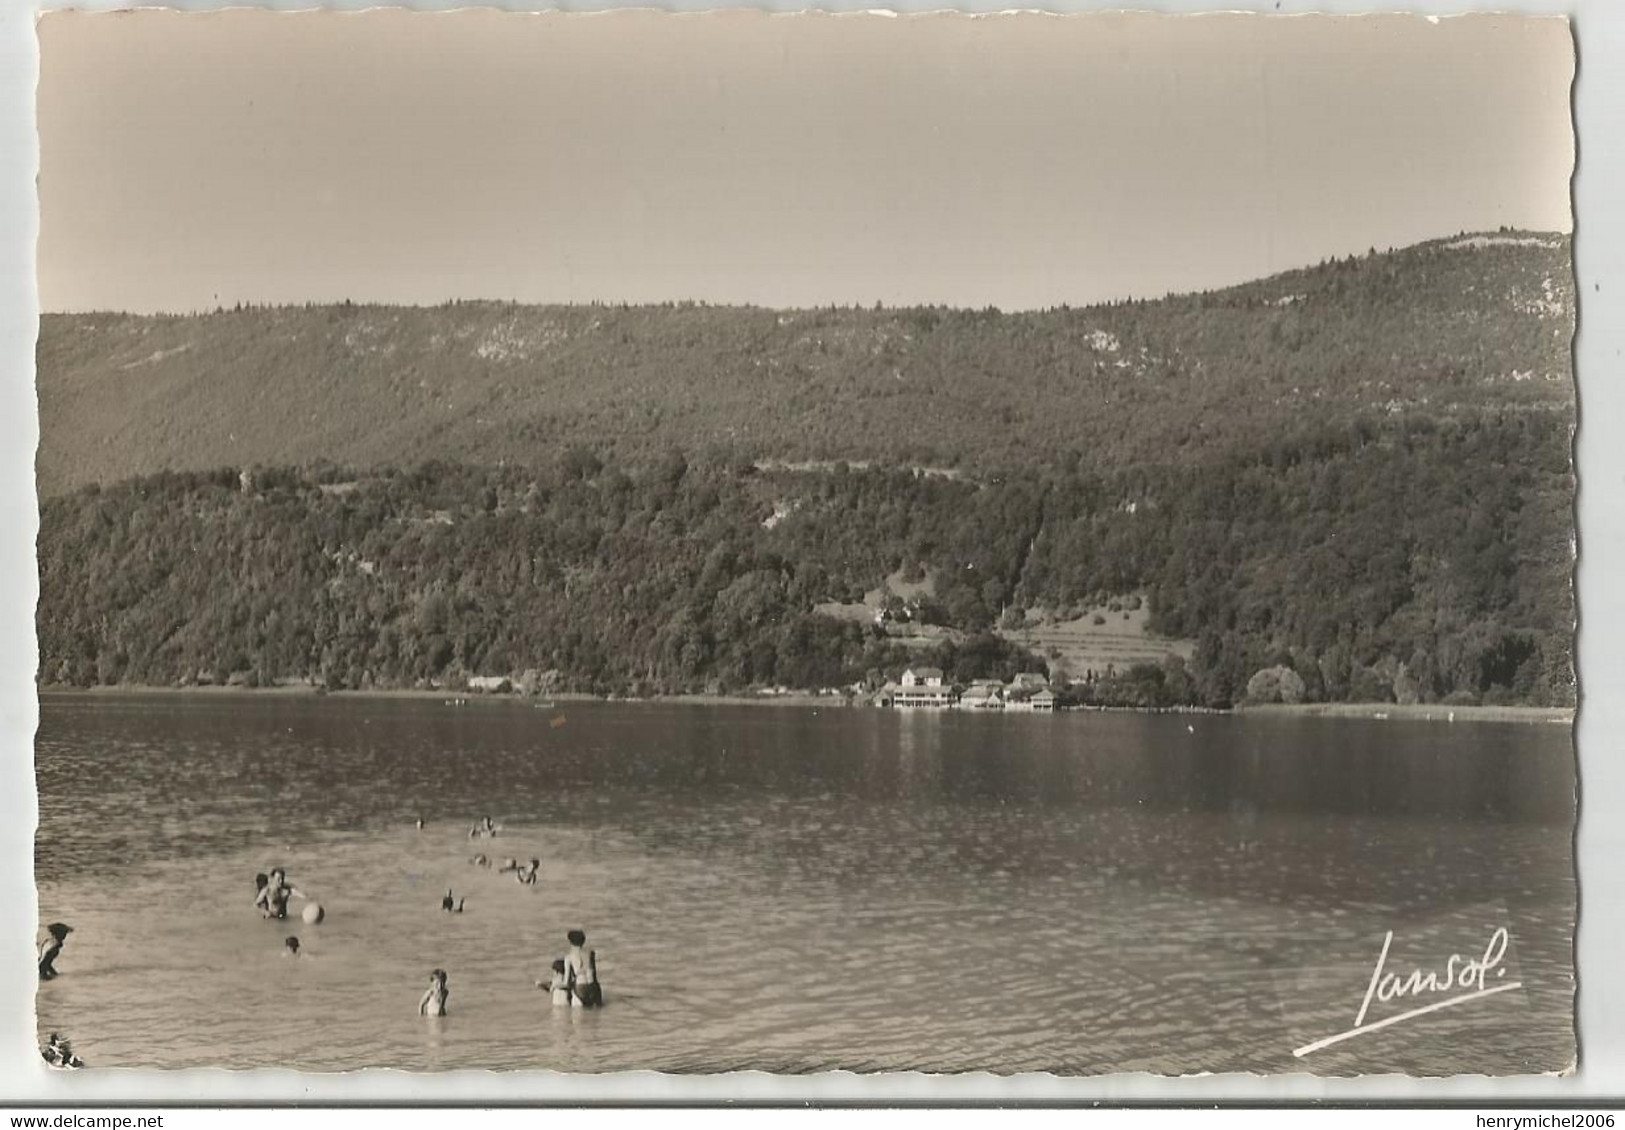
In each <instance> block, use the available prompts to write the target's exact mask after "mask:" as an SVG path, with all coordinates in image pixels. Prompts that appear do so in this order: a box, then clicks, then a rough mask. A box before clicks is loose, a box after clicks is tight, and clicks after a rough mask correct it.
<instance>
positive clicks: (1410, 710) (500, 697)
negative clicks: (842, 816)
mask: <svg viewBox="0 0 1625 1130" xmlns="http://www.w3.org/2000/svg"><path fill="white" fill-rule="evenodd" d="M36 693H37V694H38V696H39V697H40V698H41V699H44V698H47V697H51V696H63V697H68V696H77V695H84V696H107V695H129V696H152V697H155V698H157V697H163V696H166V695H192V696H198V697H228V696H229V697H240V696H247V697H261V698H339V699H366V698H373V699H412V700H424V701H433V700H435V699H438V700H440V701H441V702H444V703H446V704H447V705H456V706H474V705H520V704H528V705H530V706H531V707H532V708H536V709H543V708H545V706H544V704H547V703H552V704H564V703H583V702H597V703H606V704H618V705H629V706H637V705H677V706H778V707H815V708H816V707H828V708H832V709H833V708H837V707H838V708H841V709H864V708H869V709H876V710H885V709H890V708H887V707H881V706H872V705H871V704H870V703H869V702H868V701H866V700H865V699H863V698H860V697H847V696H843V695H817V694H806V693H801V694H776V695H743V694H723V695H706V694H694V695H656V696H653V697H650V698H630V697H624V698H623V697H609V696H604V695H595V694H586V693H583V692H579V691H567V692H560V693H558V694H552V695H529V696H527V695H523V694H518V693H508V694H493V693H490V692H481V691H454V690H445V689H442V690H419V689H417V688H410V687H398V688H377V689H371V690H353V691H352V690H345V691H327V692H323V693H318V691H317V689H316V688H315V687H312V686H309V685H308V684H279V685H277V686H273V687H232V686H202V687H198V686H193V687H169V686H149V685H137V684H130V685H120V686H96V687H65V686H55V685H52V686H36ZM900 713H914V712H912V711H900ZM930 713H946V711H930ZM974 713H976V714H978V715H983V714H1003V713H1004V711H975V712H974ZM1013 713H1017V714H1020V715H1022V716H1024V717H1025V716H1026V715H1027V714H1029V713H1044V712H1030V711H1015V712H1013ZM1054 713H1056V714H1148V715H1151V714H1171V715H1184V714H1217V715H1235V716H1238V717H1249V716H1250V717H1264V718H1270V717H1274V718H1357V719H1367V720H1372V721H1401V722H1441V723H1446V724H1448V723H1451V722H1501V723H1521V724H1535V723H1546V724H1553V723H1564V724H1567V725H1570V726H1572V725H1573V724H1574V720H1575V714H1576V710H1575V708H1573V707H1566V706H1443V705H1441V704H1439V703H1415V704H1412V705H1407V706H1400V705H1398V704H1396V703H1392V702H1387V703H1384V702H1369V703H1360V702H1305V703H1294V704H1290V705H1287V704H1281V703H1272V704H1269V705H1258V706H1240V707H1235V708H1233V709H1230V710H1220V709H1216V708H1212V707H1200V706H1187V707H1161V708H1154V707H1136V706H1079V707H1073V708H1070V709H1066V710H1058V711H1055V712H1054Z"/></svg>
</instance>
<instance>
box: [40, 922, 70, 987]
mask: <svg viewBox="0 0 1625 1130" xmlns="http://www.w3.org/2000/svg"><path fill="white" fill-rule="evenodd" d="M45 933H46V938H45V941H43V942H41V943H40V948H39V979H40V980H41V981H49V980H50V979H51V978H53V977H55V976H56V975H57V974H56V959H57V956H58V955H59V954H61V952H62V943H63V942H65V941H67V940H68V935H69V934H71V933H73V927H72V926H64V925H63V924H62V923H60V922H53V923H51V924H50V925H49V926H47V927H45Z"/></svg>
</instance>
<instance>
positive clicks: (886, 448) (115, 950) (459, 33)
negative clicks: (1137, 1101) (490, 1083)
mask: <svg viewBox="0 0 1625 1130" xmlns="http://www.w3.org/2000/svg"><path fill="white" fill-rule="evenodd" d="M38 36H39V42H40V84H39V93H38V121H39V141H40V165H39V182H38V188H39V203H40V240H39V251H38V279H39V295H40V301H41V305H42V308H43V310H44V313H43V317H42V320H41V324H40V329H39V339H38V348H37V388H38V400H39V422H40V444H39V451H38V458H37V464H36V466H37V486H38V495H39V508H40V511H39V512H40V528H39V537H38V563H39V584H40V591H39V604H38V612H37V629H38V651H39V665H38V684H39V697H40V725H39V731H38V736H37V740H36V743H35V761H36V773H37V787H38V796H39V826H38V831H37V836H36V840H35V878H36V883H37V888H38V896H39V921H38V930H39V934H38V950H37V961H38V966H39V987H38V995H37V998H36V1004H35V1009H36V1013H37V1018H38V1019H37V1029H38V1044H39V1049H40V1054H41V1055H42V1056H43V1057H44V1058H45V1060H46V1061H47V1062H49V1063H51V1064H52V1065H53V1066H55V1067H58V1068H61V1069H64V1070H72V1069H74V1068H80V1069H82V1070H83V1072H85V1073H86V1074H94V1073H96V1072H98V1071H102V1070H105V1069H110V1068H165V1069H176V1068H193V1067H221V1068H238V1069H240V1068H256V1067H281V1068H295V1069H299V1070H301V1071H308V1072H338V1071H349V1070H353V1069H357V1068H364V1067H390V1068H399V1069H404V1070H409V1071H414V1072H437V1071H448V1070H453V1069H489V1070H497V1071H518V1070H528V1069H547V1070H552V1071H562V1072H571V1073H596V1072H606V1071H630V1070H653V1071H661V1072H671V1073H698V1074H717V1073H723V1072H730V1071H739V1070H752V1071H765V1072H775V1073H789V1074H798V1075H799V1074H805V1073H810V1072H819V1071H831V1070H847V1071H854V1072H903V1071H922V1072H933V1073H960V1072H992V1073H996V1074H1001V1075H1004V1074H1013V1073H1023V1072H1050V1073H1055V1074H1059V1075H1067V1076H1093V1075H1103V1074H1109V1073H1119V1072H1150V1073H1154V1074H1159V1075H1169V1076H1177V1075H1190V1074H1198V1073H1224V1072H1251V1073H1258V1074H1265V1075H1273V1074H1281V1073H1288V1072H1310V1073H1316V1074H1322V1075H1333V1076H1352V1075H1365V1074H1373V1073H1395V1074H1399V1075H1410V1076H1451V1075H1461V1074H1474V1075H1489V1076H1506V1075H1535V1074H1557V1073H1564V1072H1568V1071H1571V1070H1573V1066H1574V1064H1575V1059H1576V1039H1575V1023H1574V1016H1575V978H1574V960H1573V953H1574V949H1573V944H1574V925H1575V911H1576V904H1577V893H1576V881H1575V858H1574V847H1573V835H1574V821H1575V811H1576V790H1577V774H1576V763H1575V754H1574V747H1573V737H1572V725H1573V713H1574V709H1575V705H1576V700H1577V686H1578V677H1577V671H1576V666H1575V646H1574V641H1575V635H1574V632H1575V601H1574V595H1573V585H1572V576H1573V569H1574V539H1575V524H1574V509H1573V507H1574V498H1575V479H1574V474H1573V470H1572V465H1571V440H1572V435H1573V431H1574V426H1575V415H1576V395H1575V384H1574V374H1573V365H1572V362H1571V344H1572V339H1573V336H1574V332H1575V304H1576V294H1575V284H1574V272H1573V266H1572V261H1573V247H1572V245H1571V236H1572V229H1573V225H1572V222H1571V209H1570V177H1571V174H1572V172H1573V169H1574V161H1575V146H1574V140H1573V134H1572V130H1571V124H1570V103H1569V94H1570V87H1571V84H1572V82H1573V79H1574V75H1575V61H1574V48H1573V39H1572V35H1571V29H1570V26H1569V24H1568V22H1567V21H1566V20H1563V19H1554V18H1531V17H1515V16H1483V15H1481V16H1467V17H1459V18H1444V19H1439V18H1422V17H1414V16H1401V15H1391V16H1374V17H1361V18H1334V17H1315V16H1300V17H1291V18H1286V17H1279V18H1278V17H1266V16H1230V15H1212V16H1204V17H1200V18H1193V17H1176V16H1159V15H1150V14H1140V15H1129V14H1112V15H1089V16H1073V17H1061V16H1053V15H1040V14H1014V15H1005V16H996V17H985V18H970V17H967V16H962V15H954V14H939V15H928V16H913V17H887V16H883V15H878V14H870V15H854V16H829V15H811V14H809V15H796V16H769V15H765V14H759V13H751V12H731V13H724V14H708V15H691V16H678V15H671V14H662V13H656V12H627V13H616V14H600V15H592V16H573V15H566V14H559V13H550V14H540V15H537V14H503V13H497V12H494V11H469V12H462V13H456V14H449V15H448V14H424V13H411V12H406V11H400V10H379V11H369V12H364V13H357V14H345V15H339V14H335V13H303V14H273V13H269V12H258V11H251V10H239V11H226V12H215V13H208V14H182V13H177V12H166V11H160V10H142V11H135V12H128V13H116V14H89V13H77V12H57V13H52V14H48V15H45V16H43V17H42V18H41V19H40V21H39V24H38Z"/></svg>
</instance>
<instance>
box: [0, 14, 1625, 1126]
mask: <svg viewBox="0 0 1625 1130" xmlns="http://www.w3.org/2000/svg"><path fill="white" fill-rule="evenodd" d="M50 6H51V7H61V6H74V7H83V8H92V9H107V8H115V7H120V6H124V5H119V4H115V3H107V2H105V0H96V2H92V3H83V4H76V5H50ZM169 6H171V7H176V8H184V9H195V10H204V9H213V8H220V7H231V6H241V5H229V4H209V3H198V2H195V0H191V2H188V0H177V2H175V3H173V4H171V5H169ZM259 6H262V7H265V8H271V9H280V10H299V9H305V8H309V7H312V6H313V5H311V4H309V3H288V2H272V3H266V4H263V5H259ZM323 6H325V7H331V8H338V9H345V10H358V9H362V8H366V7H371V6H374V5H371V4H368V3H365V2H357V0H340V2H338V3H332V4H327V5H323ZM405 6H409V7H412V8H414V9H421V10H444V9H452V8H457V7H467V6H471V5H466V4H456V3H447V2H446V0H428V2H423V3H415V4H410V5H405ZM479 6H484V7H497V8H502V9H507V10H515V11H521V10H545V9H547V8H550V7H559V8H563V9H565V10H569V11H595V10H607V9H611V8H630V7H643V8H647V7H661V8H665V9H669V10H679V11H704V10H708V9H713V8H719V7H756V8H765V9H769V10H773V11H784V12H789V11H797V10H800V9H802V8H803V7H805V6H806V5H802V4H795V3H786V2H784V0H764V2H763V3H760V4H717V3H703V2H699V3H697V2H693V0H689V2H682V0H678V2H672V3H665V4H659V5H654V4H650V3H637V2H632V3H618V2H616V0H591V2H587V3H564V4H559V5H547V4H515V3H497V4H488V5H479ZM817 6H818V7H819V8H821V9H824V10H828V11H862V10H865V9H867V8H869V7H871V6H872V5H870V4H867V3H864V2H863V0H847V2H842V0H835V2H826V3H821V4H819V5H817ZM894 6H895V7H896V9H897V10H899V11H906V12H925V11H934V10H940V9H942V8H943V7H945V5H944V4H942V3H932V2H925V3H921V2H918V0H905V2H902V3H898V4H896V5H894ZM952 7H954V8H956V9H957V10H960V11H971V12H996V11H1000V10H1005V9H1007V8H1009V7H1010V5H1009V4H1007V3H999V2H998V0H961V2H959V3H956V4H954V5H952ZM1036 7H1042V8H1043V9H1044V10H1047V11H1058V12H1075V11H1091V10H1112V9H1123V8H1136V9H1140V10H1149V9H1155V10H1159V11H1170V12H1178V11H1212V10H1234V11H1241V10H1247V11H1257V12H1280V13H1290V12H1312V11H1320V12H1334V13H1350V14H1353V13H1358V12H1361V11H1363V10H1370V7H1371V6H1370V5H1369V4H1359V3H1348V2H1339V0H1320V2H1319V3H1298V2H1295V0H1281V2H1279V3H1277V2H1274V0H1269V2H1267V3H1262V4H1228V5H1226V4H1215V3H1201V2H1199V0H1183V2H1181V0H1163V2H1160V3H1138V4H1132V3H1115V4H1114V3H1100V2H1091V0H1057V2H1052V3H1048V4H1044V5H1037V6H1036ZM1408 10H1409V11H1412V12H1417V13H1423V14H1432V15H1440V16H1446V15H1450V14H1458V13H1461V12H1465V11H1484V12H1496V11H1499V12H1516V13H1519V14H1530V15H1538V14H1544V15H1568V16H1570V17H1572V18H1573V20H1574V33H1575V36H1576V40H1577V42H1578V45H1579V65H1578V78H1577V83H1576V88H1575V109H1576V123H1577V128H1578V137H1579V165H1578V175H1577V177H1576V181H1575V189H1574V199H1575V209H1576V226H1575V233H1576V234H1575V238H1576V247H1577V272H1578V280H1579V291H1580V336H1579V341H1578V347H1577V360H1578V371H1579V382H1580V418H1581V430H1580V439H1579V445H1578V467H1579V474H1580V478H1581V491H1580V530H1581V555H1582V556H1581V569H1580V578H1579V603H1580V609H1581V616H1582V620H1583V628H1582V631H1581V635H1580V645H1579V656H1580V667H1581V670H1582V672H1583V685H1582V708H1581V713H1580V720H1579V724H1578V731H1577V732H1578V741H1579V747H1580V750H1581V776H1582V781H1583V785H1582V789H1583V796H1582V808H1581V821H1580V832H1579V855H1580V884H1581V895H1580V897H1581V922H1580V933H1579V945H1578V949H1579V969H1580V981H1581V987H1580V998H1579V999H1580V1009H1579V1016H1580V1041H1581V1064H1580V1067H1579V1069H1578V1070H1577V1072H1576V1073H1575V1074H1574V1075H1572V1076H1569V1077H1566V1078H1557V1077H1552V1078H1518V1079H1487V1078H1484V1077H1465V1078H1456V1079H1448V1080H1412V1079H1406V1078H1402V1077H1396V1076H1380V1077H1368V1078H1362V1079H1320V1078H1315V1077H1312V1076H1308V1075H1285V1076H1272V1077H1260V1076H1247V1075H1225V1076H1201V1077H1190V1078H1185V1079H1164V1078H1158V1077H1153V1076H1146V1075H1113V1076H1101V1077H1095V1078H1083V1079H1073V1078H1057V1077H1053V1076H1048V1075H1020V1076H1010V1077H999V1076H993V1075H962V1076H923V1075H914V1074H891V1075H872V1076H859V1075H850V1074H827V1075H812V1076H792V1077H774V1076H769V1075H763V1074H758V1073H743V1074H733V1075H716V1076H663V1075H657V1074H652V1073H629V1074H621V1075H606V1076H563V1075H556V1074H553V1073H548V1072H532V1073H519V1074H509V1075H496V1074H487V1073H481V1072H458V1073H450V1074H444V1075H411V1074H408V1073H403V1072H393V1071H370V1072H363V1073H356V1074H348V1075H346V1074H333V1075H298V1074H295V1073H291V1072H280V1071H259V1072H246V1073H229V1072H220V1071H188V1072H137V1071H115V1072H107V1073H101V1072H84V1073H78V1074H68V1073H53V1072H50V1071H47V1070H46V1069H44V1067H43V1066H42V1064H41V1063H40V1060H39V1056H38V1052H37V1050H36V1048H35V1046H34V1032H33V1027H32V1011H31V1005H32V994H33V991H34V988H35V980H34V973H33V966H32V944H33V932H34V925H35V923H34V908H35V903H34V892H33V883H32V867H31V844H32V834H33V828H34V824H35V819H36V806H35V803H34V792H33V754H32V736H33V731H34V727H35V723H36V720H37V706H36V701H35V697H34V684H33V670H34V662H35V658H34V656H35V652H34V646H33V645H34V637H33V607H34V600H35V594H36V591H37V579H36V574H35V568H34V556H33V546H34V537H35V533H36V530H37V524H38V523H37V514H36V510H35V502H34V494H33V451H34V445H35V440H36V438H37V431H38V428H37V422H36V416H35V400H34V394H33V346H34V339H35V329H36V324H37V316H38V308H37V303H36V300H35V294H34V247H35V241H36V239H37V232H38V224H37V214H36V206H35V196H34V176H35V172H36V169H37V156H38V146H37V140H36V135H35V131H34V121H33V104H34V89H35V84H36V81H37V77H38V63H37V49H36V44H35V40H34V32H33V21H34V16H35V9H34V7H33V6H32V5H31V4H30V3H28V0H0V263H4V264H5V266H4V270H3V272H0V288H3V290H0V639H3V640H4V646H3V648H0V750H3V756H0V907H3V908H4V910H3V912H0V1106H4V1105H5V1104H6V1103H7V1102H8V1101H14V1102H49V1103H51V1104H71V1103H75V1102H79V1103H84V1102H119V1101H143V1102H152V1103H173V1102H204V1103H209V1102H219V1103H230V1102H287V1101H300V1102H316V1103H333V1102H345V1103H353V1102H369V1101H372V1102H408V1103H411V1102H447V1101H451V1102H481V1101H486V1102H490V1101H496V1102H614V1101H623V1102H680V1103H706V1102H717V1101H721V1100H740V1101H747V1102H749V1101H757V1102H786V1101H807V1100H811V1101H814V1102H817V1101H825V1102H850V1101H860V1102H869V1103H894V1102H899V1101H901V1102H910V1101H915V1102H917V1101H927V1102H948V1103H955V1102H978V1101H980V1102H987V1101H995V1102H1001V1103H1007V1102H1022V1101H1026V1102H1045V1103H1053V1102H1091V1101H1106V1102H1148V1101H1161V1102H1168V1101H1178V1102H1199V1101H1226V1100H1228V1101H1248V1100H1251V1101H1257V1100H1272V1101H1299V1102H1301V1101H1305V1100H1317V1099H1334V1100H1335V1099H1343V1100H1355V1101H1358V1100H1365V1101H1374V1100H1384V1099H1390V1100H1400V1101H1429V1102H1439V1103H1462V1102H1469V1101H1473V1100H1483V1099H1489V1100H1505V1101H1511V1100H1518V1099H1522V1100H1532V1099H1544V1100H1569V1101H1576V1100H1583V1099H1587V1098H1589V1099H1593V1100H1601V1099H1604V1098H1607V1097H1616V1098H1621V1099H1625V973H1622V972H1621V971H1620V968H1619V961H1620V958H1619V953H1620V950H1619V946H1618V939H1619V938H1621V937H1625V880H1622V879H1621V878H1620V875H1619V865H1620V861H1621V860H1625V820H1621V819H1620V818H1619V815H1620V814H1621V813H1622V809H1625V755H1622V753H1621V751H1620V750H1619V749H1618V745H1619V743H1618V741H1616V740H1614V739H1613V736H1614V735H1618V734H1621V733H1625V696H1622V695H1619V694H1617V693H1614V692H1615V689H1616V688H1618V687H1620V686H1621V685H1622V684H1625V607H1622V605H1625V584H1620V583H1619V578H1621V577H1625V510H1622V509H1621V508H1620V506H1619V505H1618V504H1617V500H1618V499H1619V498H1620V497H1621V493H1622V490H1625V443H1621V442H1619V440H1620V435H1621V433H1625V383H1622V382H1619V381H1618V380H1616V379H1615V376H1616V370H1617V369H1618V367H1619V366H1620V365H1621V364H1622V361H1621V358H1622V356H1625V318H1622V317H1621V316H1620V314H1621V311H1620V310H1619V308H1618V302H1617V301H1616V300H1614V299H1613V297H1612V295H1613V292H1614V291H1615V289H1616V288H1625V270H1622V266H1625V208H1621V207H1620V206H1619V201H1620V199H1621V191H1622V187H1621V186H1625V134H1622V132H1621V131H1620V130H1619V128H1618V123H1620V122H1622V121H1625V5H1620V4H1619V3H1618V0H1569V2H1568V3H1563V2H1559V0H1522V2H1517V3H1513V2H1501V3H1494V2H1490V3H1485V2H1482V0H1480V2H1470V0H1456V2H1454V3H1441V2H1438V0H1416V2H1415V3H1413V4H1410V5H1408Z"/></svg>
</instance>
